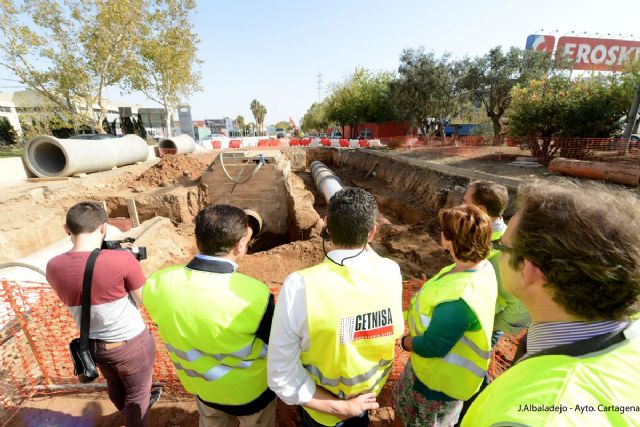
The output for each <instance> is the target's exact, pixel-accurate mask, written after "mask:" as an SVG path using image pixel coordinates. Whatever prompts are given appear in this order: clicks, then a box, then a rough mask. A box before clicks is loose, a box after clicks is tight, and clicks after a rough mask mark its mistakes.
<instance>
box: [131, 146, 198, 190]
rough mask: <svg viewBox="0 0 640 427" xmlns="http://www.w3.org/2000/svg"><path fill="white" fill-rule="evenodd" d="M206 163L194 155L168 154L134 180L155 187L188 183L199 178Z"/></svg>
mask: <svg viewBox="0 0 640 427" xmlns="http://www.w3.org/2000/svg"><path fill="white" fill-rule="evenodd" d="M207 166H208V163H206V162H205V161H204V160H203V159H200V158H198V157H195V156H184V155H175V154H168V155H165V156H162V157H161V158H160V161H159V162H158V163H156V164H155V165H153V166H152V167H150V168H149V169H147V170H146V171H145V172H144V173H143V174H142V175H140V177H138V179H137V180H136V182H137V183H138V184H141V185H143V186H145V187H157V186H165V185H170V184H175V183H176V182H178V183H184V184H190V183H192V182H193V181H195V180H197V179H199V178H200V175H202V172H203V171H204V170H205V169H206V168H207Z"/></svg>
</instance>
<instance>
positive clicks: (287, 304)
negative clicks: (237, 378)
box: [267, 249, 402, 405]
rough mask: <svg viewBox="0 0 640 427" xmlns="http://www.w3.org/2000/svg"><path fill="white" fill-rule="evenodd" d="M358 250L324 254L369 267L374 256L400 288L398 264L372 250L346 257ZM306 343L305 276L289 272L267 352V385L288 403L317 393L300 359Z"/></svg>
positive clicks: (307, 332) (294, 403)
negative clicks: (387, 269) (388, 270)
mask: <svg viewBox="0 0 640 427" xmlns="http://www.w3.org/2000/svg"><path fill="white" fill-rule="evenodd" d="M358 252H360V250H359V249H355V250H343V249H341V250H334V251H331V252H329V253H328V254H327V256H328V257H329V258H331V259H332V260H334V261H335V262H337V263H340V262H342V261H343V260H344V265H345V266H348V267H353V268H358V267H364V268H368V267H369V266H370V263H371V258H372V257H376V259H375V262H376V263H378V262H380V263H384V264H385V265H386V266H388V268H389V269H390V270H391V274H392V275H395V276H396V277H397V281H398V282H397V284H398V286H399V287H400V289H402V275H401V274H400V267H399V266H398V264H396V263H395V262H394V261H392V260H390V259H387V258H382V257H380V256H379V255H378V254H376V253H375V252H374V251H373V250H367V251H365V252H363V253H362V254H360V255H358V256H356V257H354V258H350V259H346V260H345V258H348V257H350V256H353V255H356V254H358ZM309 343H310V339H309V325H308V322H307V303H306V294H305V284H304V279H303V278H302V276H301V275H300V274H299V273H292V274H290V275H289V276H287V278H286V279H284V283H283V285H282V289H281V290H280V294H279V295H278V302H277V303H276V309H275V313H274V315H273V323H272V324H271V335H270V336H269V352H268V354H267V376H268V382H269V388H271V390H273V391H274V392H275V393H276V394H277V395H278V397H279V398H280V399H282V401H283V402H285V403H286V404H287V405H301V404H304V403H307V402H309V401H310V400H311V398H312V397H313V394H314V393H315V392H316V383H315V382H314V380H313V378H311V376H310V375H309V373H308V372H307V370H306V369H304V368H303V367H302V362H301V361H300V353H301V352H303V351H307V350H309Z"/></svg>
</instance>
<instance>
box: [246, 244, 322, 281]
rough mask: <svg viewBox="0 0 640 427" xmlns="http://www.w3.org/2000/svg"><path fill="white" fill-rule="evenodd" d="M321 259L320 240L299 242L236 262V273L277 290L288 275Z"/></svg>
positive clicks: (248, 256)
mask: <svg viewBox="0 0 640 427" xmlns="http://www.w3.org/2000/svg"><path fill="white" fill-rule="evenodd" d="M323 257H324V255H323V253H322V240H321V239H319V238H314V239H312V240H299V241H296V242H292V243H289V244H286V245H282V246H278V247H275V248H273V249H271V250H269V251H265V252H258V253H255V254H252V255H247V256H245V257H244V258H242V259H241V260H240V261H239V262H238V264H239V269H238V271H240V272H241V273H244V274H246V275H248V276H251V277H255V278H256V279H258V280H261V281H263V282H264V283H266V284H267V285H269V286H270V287H271V288H272V289H273V290H279V289H280V287H281V286H282V282H283V281H284V278H285V277H287V276H288V275H289V274H290V273H293V272H294V271H297V270H302V269H303V268H307V267H311V266H312V265H314V264H318V263H319V262H321V261H322V259H323Z"/></svg>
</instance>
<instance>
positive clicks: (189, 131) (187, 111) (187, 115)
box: [178, 105, 198, 139]
mask: <svg viewBox="0 0 640 427" xmlns="http://www.w3.org/2000/svg"><path fill="white" fill-rule="evenodd" d="M178 120H179V121H180V133H181V134H186V135H189V136H191V138H194V139H198V138H197V137H196V135H195V132H194V130H193V119H192V118H191V107H190V106H189V105H181V106H179V107H178Z"/></svg>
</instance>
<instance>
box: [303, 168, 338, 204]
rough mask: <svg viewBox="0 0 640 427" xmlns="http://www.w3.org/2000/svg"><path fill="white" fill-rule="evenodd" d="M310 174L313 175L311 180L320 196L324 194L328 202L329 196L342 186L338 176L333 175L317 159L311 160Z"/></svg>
mask: <svg viewBox="0 0 640 427" xmlns="http://www.w3.org/2000/svg"><path fill="white" fill-rule="evenodd" d="M311 176H312V177H313V182H314V183H315V184H316V188H317V189H318V191H319V192H320V193H321V194H322V196H324V199H325V201H326V202H327V203H329V199H331V196H333V195H334V194H335V193H336V192H338V191H339V190H340V189H342V187H343V184H342V181H340V178H338V177H337V176H335V174H334V173H333V172H332V171H331V169H329V168H328V167H327V166H326V165H325V164H324V163H322V162H319V161H317V160H316V161H314V162H311Z"/></svg>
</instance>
